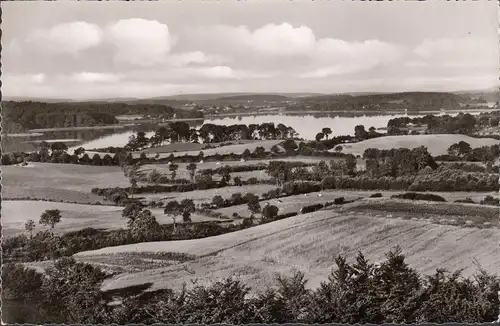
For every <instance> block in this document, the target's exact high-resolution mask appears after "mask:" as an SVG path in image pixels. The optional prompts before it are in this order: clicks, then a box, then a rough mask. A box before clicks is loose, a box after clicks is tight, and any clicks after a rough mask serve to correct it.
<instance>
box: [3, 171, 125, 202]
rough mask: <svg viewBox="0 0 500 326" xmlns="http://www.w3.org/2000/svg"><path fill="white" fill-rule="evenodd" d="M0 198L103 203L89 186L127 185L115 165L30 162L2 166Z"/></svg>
mask: <svg viewBox="0 0 500 326" xmlns="http://www.w3.org/2000/svg"><path fill="white" fill-rule="evenodd" d="M2 172H3V180H2V184H3V189H2V196H3V199H16V198H23V199H46V200H53V201H66V202H77V203H81V204H89V203H95V202H103V198H102V197H100V196H97V195H94V194H91V193H90V191H91V189H92V188H95V187H98V188H108V187H128V186H129V182H128V180H127V179H126V178H125V176H124V175H123V172H122V171H121V170H120V167H117V166H91V165H77V164H52V163H30V164H29V165H28V166H26V167H20V166H15V165H9V166H3V167H2Z"/></svg>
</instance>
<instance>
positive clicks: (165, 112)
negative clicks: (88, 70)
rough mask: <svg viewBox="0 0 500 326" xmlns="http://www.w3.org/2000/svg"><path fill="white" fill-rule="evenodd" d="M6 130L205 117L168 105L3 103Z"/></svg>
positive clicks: (198, 112)
mask: <svg viewBox="0 0 500 326" xmlns="http://www.w3.org/2000/svg"><path fill="white" fill-rule="evenodd" d="M2 109H3V118H4V120H3V121H2V122H3V126H2V127H3V130H4V131H6V132H7V133H9V132H12V133H15V132H23V131H27V130H29V129H38V128H60V127H82V126H99V125H106V124H116V123H118V120H116V118H115V116H117V115H122V114H162V116H164V117H166V118H173V117H174V114H176V117H177V118H202V117H203V113H202V112H200V111H183V110H177V109H174V108H172V107H169V106H165V105H154V104H140V105H129V104H125V103H97V102H70V103H45V102H31V101H29V102H15V101H6V102H3V103H2Z"/></svg>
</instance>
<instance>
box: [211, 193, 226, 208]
mask: <svg viewBox="0 0 500 326" xmlns="http://www.w3.org/2000/svg"><path fill="white" fill-rule="evenodd" d="M212 204H214V205H215V206H217V208H221V207H223V206H224V198H222V196H221V195H215V196H214V198H212Z"/></svg>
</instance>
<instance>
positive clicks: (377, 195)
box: [370, 192, 382, 198]
mask: <svg viewBox="0 0 500 326" xmlns="http://www.w3.org/2000/svg"><path fill="white" fill-rule="evenodd" d="M380 197H382V194H381V193H380V192H376V193H374V194H371V195H370V198H380Z"/></svg>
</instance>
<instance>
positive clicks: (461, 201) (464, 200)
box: [455, 197, 476, 204]
mask: <svg viewBox="0 0 500 326" xmlns="http://www.w3.org/2000/svg"><path fill="white" fill-rule="evenodd" d="M455 203H465V204H475V203H476V202H475V201H473V200H472V199H471V198H469V197H467V198H465V199H457V200H455Z"/></svg>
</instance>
